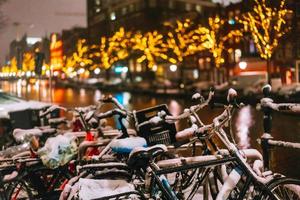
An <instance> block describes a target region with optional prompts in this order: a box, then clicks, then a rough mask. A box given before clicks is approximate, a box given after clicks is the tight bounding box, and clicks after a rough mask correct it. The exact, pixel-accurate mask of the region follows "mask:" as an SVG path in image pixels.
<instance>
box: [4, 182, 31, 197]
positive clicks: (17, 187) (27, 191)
mask: <svg viewBox="0 0 300 200" xmlns="http://www.w3.org/2000/svg"><path fill="white" fill-rule="evenodd" d="M33 196H34V195H33V191H32V189H31V187H30V186H29V183H27V182H26V181H24V180H17V181H14V182H12V183H11V184H10V185H9V186H8V188H7V195H6V199H7V200H25V199H26V200H27V199H33Z"/></svg>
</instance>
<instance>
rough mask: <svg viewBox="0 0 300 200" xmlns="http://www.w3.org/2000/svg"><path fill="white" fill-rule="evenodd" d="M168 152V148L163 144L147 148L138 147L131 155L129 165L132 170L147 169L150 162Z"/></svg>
mask: <svg viewBox="0 0 300 200" xmlns="http://www.w3.org/2000/svg"><path fill="white" fill-rule="evenodd" d="M167 151H168V149H167V147H166V146H165V145H163V144H158V145H154V146H152V147H147V148H143V147H137V148H135V149H134V150H133V151H132V152H131V153H130V155H129V158H128V161H127V164H128V166H129V168H131V169H139V168H143V169H145V168H146V167H147V166H148V163H149V161H150V160H152V159H153V158H155V157H157V156H159V155H161V154H162V153H164V152H167Z"/></svg>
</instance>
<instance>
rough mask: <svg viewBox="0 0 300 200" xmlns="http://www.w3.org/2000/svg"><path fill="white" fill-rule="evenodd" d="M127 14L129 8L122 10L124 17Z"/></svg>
mask: <svg viewBox="0 0 300 200" xmlns="http://www.w3.org/2000/svg"><path fill="white" fill-rule="evenodd" d="M126 13H127V7H123V8H122V15H126Z"/></svg>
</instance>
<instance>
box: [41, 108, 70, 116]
mask: <svg viewBox="0 0 300 200" xmlns="http://www.w3.org/2000/svg"><path fill="white" fill-rule="evenodd" d="M57 109H60V110H64V111H66V110H67V109H66V108H65V107H62V106H58V105H52V106H50V107H49V108H47V110H45V111H44V112H42V113H41V114H40V117H45V116H46V115H48V114H50V113H52V112H54V111H55V110H57Z"/></svg>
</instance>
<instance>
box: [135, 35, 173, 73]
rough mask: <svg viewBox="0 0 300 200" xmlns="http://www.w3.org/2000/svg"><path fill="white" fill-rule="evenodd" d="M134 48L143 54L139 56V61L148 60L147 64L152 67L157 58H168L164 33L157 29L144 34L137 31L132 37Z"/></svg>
mask: <svg viewBox="0 0 300 200" xmlns="http://www.w3.org/2000/svg"><path fill="white" fill-rule="evenodd" d="M131 41H132V44H133V46H132V49H133V51H136V52H137V53H139V54H141V55H140V57H139V58H137V62H138V63H142V62H145V61H146V62H147V66H148V67H149V68H152V67H153V66H155V65H156V63H157V59H165V60H166V59H167V58H168V56H167V55H166V51H167V49H166V48H164V46H163V35H162V34H160V33H158V32H157V31H153V32H147V33H145V34H142V33H140V32H137V33H136V34H134V36H133V38H132V40H131Z"/></svg>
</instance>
